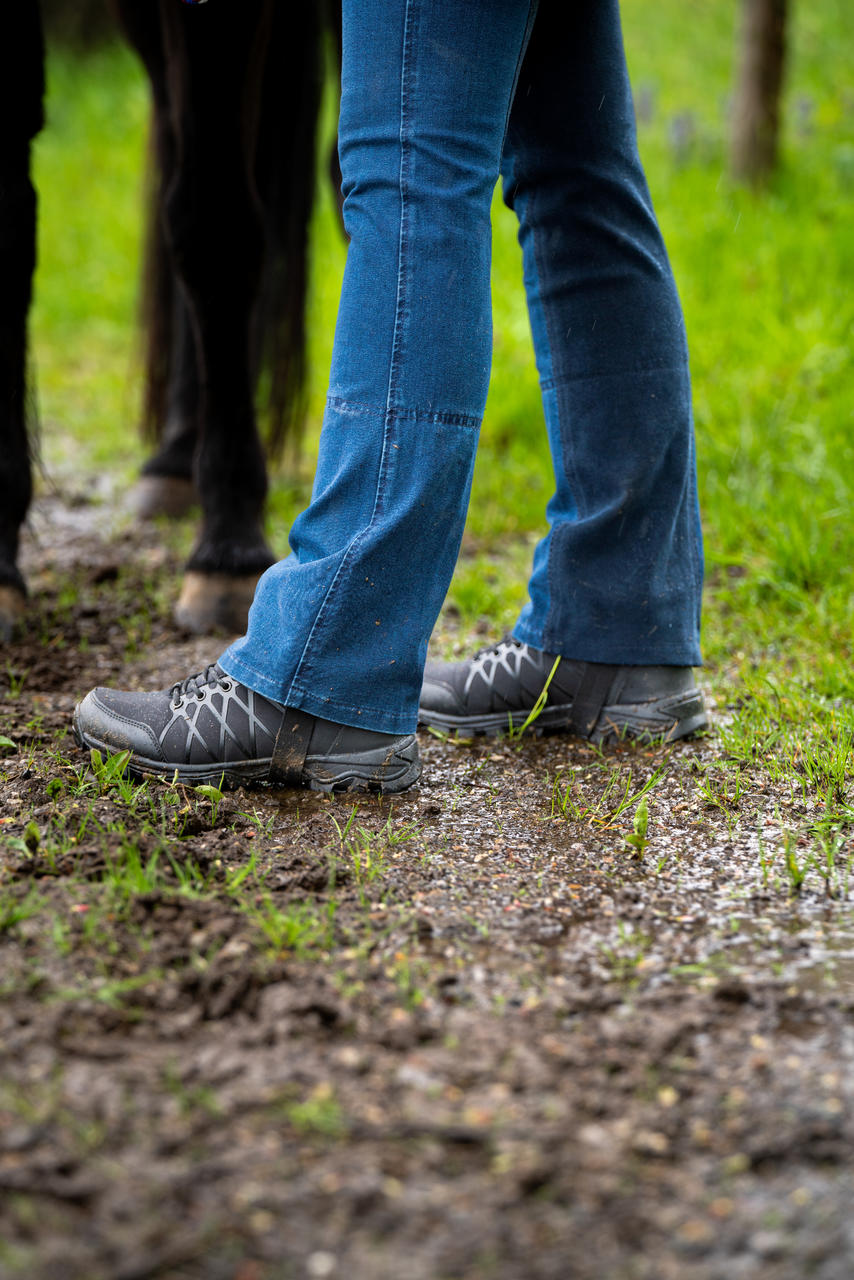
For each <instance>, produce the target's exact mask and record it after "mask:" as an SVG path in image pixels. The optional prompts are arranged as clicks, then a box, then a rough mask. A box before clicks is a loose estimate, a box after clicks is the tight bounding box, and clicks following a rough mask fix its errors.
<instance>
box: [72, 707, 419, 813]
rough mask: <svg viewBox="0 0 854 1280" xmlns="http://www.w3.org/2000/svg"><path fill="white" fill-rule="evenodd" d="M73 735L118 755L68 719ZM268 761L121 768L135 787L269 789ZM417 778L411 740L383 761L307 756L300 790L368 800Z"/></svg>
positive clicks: (381, 753) (379, 757) (140, 763)
mask: <svg viewBox="0 0 854 1280" xmlns="http://www.w3.org/2000/svg"><path fill="white" fill-rule="evenodd" d="M74 736H75V737H76V739H77V742H78V745H79V746H81V747H84V748H85V749H87V750H91V749H93V748H94V749H96V750H98V751H100V752H102V753H103V754H104V755H118V754H119V752H118V751H117V750H116V747H115V745H114V744H111V743H105V742H100V741H99V740H98V739H97V738H95V737H93V736H92V735H91V734H88V733H84V731H83V730H82V729H81V728H80V726H79V725H78V723H77V717H76V715H75V718H74ZM271 763H272V761H271V759H270V758H267V759H258V760H229V761H228V762H227V763H225V764H220V765H212V764H180V765H175V764H167V763H165V762H164V761H163V760H149V759H146V757H145V756H140V755H135V754H134V755H132V756H131V757H130V759H129V760H128V762H127V765H126V766H125V770H124V771H125V773H126V774H127V776H128V777H131V778H137V779H139V780H140V781H141V782H145V781H147V779H149V778H161V779H163V780H164V781H166V782H171V781H172V779H173V778H175V777H176V775H177V780H178V782H184V783H188V784H189V785H190V786H203V785H205V784H209V785H211V786H215V787H220V788H222V789H223V790H227V791H230V790H233V789H234V788H235V787H265V786H266V787H274V786H275V785H276V784H275V783H271V782H270V765H271ZM420 777H421V760H420V758H419V755H418V744H417V742H416V741H415V737H414V735H413V736H411V737H410V738H408V739H405V740H404V741H403V743H402V744H401V745H400V746H399V747H397V748H396V749H395V751H394V752H393V754H392V755H391V756H389V754H388V752H387V751H386V750H384V749H382V748H381V749H379V750H376V751H365V752H363V753H362V754H361V755H358V756H344V757H341V758H340V759H335V758H334V757H332V758H330V757H327V756H308V758H307V759H306V762H305V765H304V767H303V773H302V787H303V789H305V790H307V791H320V792H325V793H327V794H330V793H331V794H335V795H338V794H341V793H345V792H366V793H369V794H371V795H396V794H397V793H398V792H400V791H407V790H408V789H409V788H410V787H412V786H414V785H415V783H416V782H417V781H418V779H419V778H420Z"/></svg>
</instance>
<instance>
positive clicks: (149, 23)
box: [112, 0, 200, 520]
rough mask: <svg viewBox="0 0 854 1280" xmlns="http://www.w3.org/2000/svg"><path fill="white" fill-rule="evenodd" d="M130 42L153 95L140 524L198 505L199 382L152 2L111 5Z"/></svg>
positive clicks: (159, 31) (137, 494)
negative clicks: (174, 213) (150, 439)
mask: <svg viewBox="0 0 854 1280" xmlns="http://www.w3.org/2000/svg"><path fill="white" fill-rule="evenodd" d="M112 8H113V10H114V13H115V15H116V18H117V19H118V22H119V24H120V26H121V27H122V29H123V31H124V34H125V36H126V38H127V40H128V43H129V44H130V45H131V46H132V48H133V49H134V51H135V52H136V53H137V55H138V56H139V59H140V61H141V62H142V65H143V67H144V68H145V71H146V74H147V76H148V81H149V86H150V89H151V103H152V113H151V156H150V160H149V163H150V165H151V168H152V170H153V172H152V177H151V181H150V183H149V196H148V206H149V207H148V210H147V221H148V230H147V236H146V246H145V254H144V266H143V307H142V311H143V318H144V320H143V323H144V330H145V340H146V348H147V349H146V385H145V397H144V409H143V421H144V423H145V426H146V428H147V429H149V430H150V432H151V434H152V435H153V436H154V437H155V439H156V442H157V449H156V452H155V453H154V454H153V455H152V457H151V458H149V459H148V461H147V462H146V463H145V464H144V466H143V468H142V475H141V477H140V480H139V482H138V484H137V485H136V488H135V491H134V493H133V496H132V499H131V501H132V505H133V507H134V509H135V511H136V514H137V515H138V516H139V517H140V518H141V519H144V520H145V519H150V518H152V517H154V516H158V515H168V516H180V515H184V514H185V513H186V512H187V511H189V510H190V509H191V508H192V507H194V506H195V505H196V504H197V502H198V495H197V493H196V490H195V485H194V484H193V460H194V457H195V453H196V447H197V445H198V411H199V397H200V390H199V378H198V370H197V365H196V353H195V342H194V338H193V334H192V328H191V321H190V316H189V313H188V310H187V303H186V301H185V299H184V297H183V295H182V293H181V291H180V289H179V288H178V287H177V284H176V281H175V272H174V268H173V264H172V258H171V253H170V250H169V247H168V245H167V243H166V237H165V231H164V226H163V216H162V207H163V200H164V196H165V184H166V183H167V182H168V181H169V180H170V177H171V175H172V174H173V173H174V171H175V165H176V146H177V139H176V136H175V130H174V127H173V121H172V106H171V94H170V88H169V78H168V67H167V63H166V50H165V48H164V43H163V40H164V34H163V24H162V22H161V18H160V11H159V8H158V6H157V4H154V3H152V0H112Z"/></svg>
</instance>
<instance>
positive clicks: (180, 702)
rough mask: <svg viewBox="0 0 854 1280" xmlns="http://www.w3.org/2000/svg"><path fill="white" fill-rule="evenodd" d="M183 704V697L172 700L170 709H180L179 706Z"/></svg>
mask: <svg viewBox="0 0 854 1280" xmlns="http://www.w3.org/2000/svg"><path fill="white" fill-rule="evenodd" d="M183 705H184V699H183V698H179V699H178V701H177V702H173V703H172V710H173V711H180V710H181V708H182V707H183Z"/></svg>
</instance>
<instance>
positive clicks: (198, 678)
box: [169, 662, 227, 706]
mask: <svg viewBox="0 0 854 1280" xmlns="http://www.w3.org/2000/svg"><path fill="white" fill-rule="evenodd" d="M225 679H227V677H226V675H225V672H224V671H223V669H222V667H221V666H220V665H219V663H218V662H211V663H209V665H208V666H206V667H205V669H204V671H199V672H197V673H195V674H194V675H191V676H187V677H186V679H185V680H179V681H178V682H177V684H173V685H172V688H171V689H170V690H169V697H170V698H171V700H172V702H173V704H174V705H176V706H177V705H179V704H180V703H181V702H183V701H184V699H185V698H190V697H192V696H193V694H200V693H201V691H202V689H203V687H204V686H205V685H217V684H221V683H222V682H223V681H224V680H225Z"/></svg>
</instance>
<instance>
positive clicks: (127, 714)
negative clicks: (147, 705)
mask: <svg viewBox="0 0 854 1280" xmlns="http://www.w3.org/2000/svg"><path fill="white" fill-rule="evenodd" d="M141 696H145V695H139V694H122V693H120V692H119V691H118V690H116V689H104V688H99V689H93V690H92V691H91V693H87V694H86V697H85V698H84V699H83V701H82V702H80V703H78V704H77V707H76V708H75V711H74V729H75V732H76V733H77V737H78V739H79V740H80V742H81V743H83V744H84V745H85V746H88V747H104V748H106V750H107V751H109V752H111V753H115V752H117V751H131V752H133V754H134V755H141V756H145V757H146V758H148V759H162V758H163V753H162V751H161V749H160V743H159V742H158V738H157V734H156V733H155V732H154V729H153V728H152V726H151V725H150V724H147V723H146V722H145V721H144V720H141V719H139V718H137V717H135V716H134V715H133V711H134V705H133V704H134V703H135V702H136V701H138V699H139V698H140V697H141ZM148 696H151V695H148ZM165 700H166V701H167V703H168V698H166V699H165ZM158 709H159V708H158Z"/></svg>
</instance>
